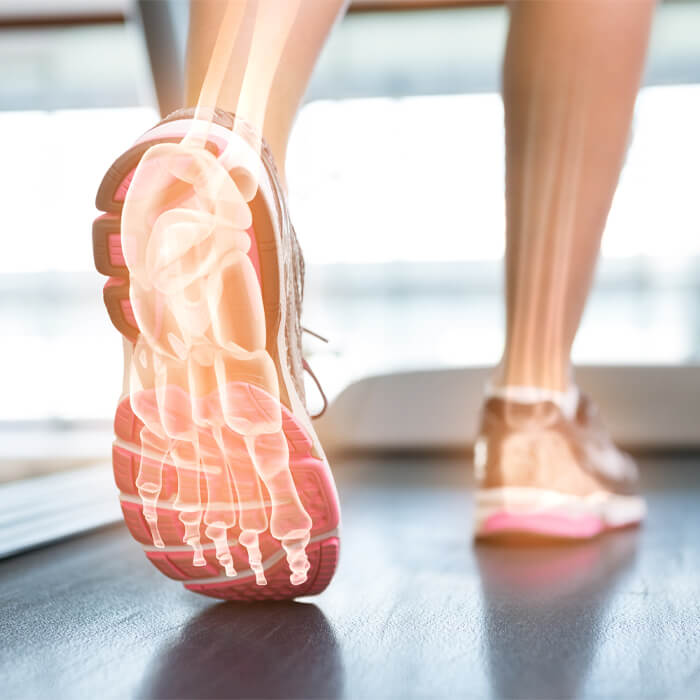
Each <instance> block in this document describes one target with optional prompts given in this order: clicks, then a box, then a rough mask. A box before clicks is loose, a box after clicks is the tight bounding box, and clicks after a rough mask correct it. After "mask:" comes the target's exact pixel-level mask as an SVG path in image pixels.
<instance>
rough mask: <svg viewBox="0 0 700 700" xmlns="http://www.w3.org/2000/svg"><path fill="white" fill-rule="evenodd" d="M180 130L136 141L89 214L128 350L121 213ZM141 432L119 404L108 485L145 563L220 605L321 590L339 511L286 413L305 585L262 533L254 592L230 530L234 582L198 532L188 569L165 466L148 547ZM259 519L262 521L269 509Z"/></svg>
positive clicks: (218, 136) (325, 476)
mask: <svg viewBox="0 0 700 700" xmlns="http://www.w3.org/2000/svg"><path fill="white" fill-rule="evenodd" d="M186 130H187V125H186V123H183V122H182V121H179V122H177V121H176V122H171V123H165V124H162V125H160V126H158V127H156V129H154V130H152V132H149V133H150V134H151V137H150V138H148V139H146V140H143V139H142V140H140V141H138V142H137V144H136V145H135V146H133V147H132V148H131V149H130V150H128V151H127V152H126V153H125V154H124V155H122V156H121V157H120V158H118V159H117V161H116V162H115V163H114V164H113V165H112V167H111V168H110V169H109V171H108V172H107V174H106V175H105V178H104V179H103V182H102V184H101V186H100V188H99V191H98V195H97V207H98V209H100V210H102V211H104V212H107V213H105V214H103V215H102V216H99V217H98V218H97V219H96V220H95V223H94V226H93V252H94V258H95V265H96V267H97V269H98V271H99V272H101V273H103V274H105V275H108V276H109V280H108V281H107V283H106V285H105V288H104V301H105V305H106V307H107V311H108V313H109V316H110V319H111V320H112V323H113V324H114V325H115V327H116V328H117V329H118V330H119V331H120V332H121V333H122V335H124V336H125V337H126V338H128V339H129V340H131V341H132V342H134V341H135V340H136V338H137V337H138V334H139V329H138V326H137V323H136V320H135V318H134V314H133V311H132V308H131V302H130V300H129V271H128V268H127V267H126V264H125V261H124V256H123V253H122V247H121V234H120V226H121V218H120V214H121V208H122V205H123V203H124V199H125V196H126V192H127V190H128V187H129V184H130V182H131V179H132V177H133V173H134V170H135V168H136V166H137V164H138V162H139V160H140V159H141V157H142V156H143V154H144V152H145V151H146V150H147V149H148V148H149V147H150V146H152V145H155V144H156V143H163V142H179V141H180V139H181V138H182V137H183V136H184V135H185V133H186ZM225 146H226V140H225V131H224V130H220V131H217V130H216V129H214V130H213V136H212V139H211V143H210V144H209V145H208V148H209V150H211V151H212V152H213V153H214V154H215V155H217V156H218V155H219V154H220V153H221V152H222V151H223V149H224V148H225ZM250 233H251V238H252V239H253V245H252V246H251V252H250V253H249V255H250V258H251V262H252V263H253V265H254V267H255V269H256V271H257V272H258V276H259V277H260V262H259V255H258V248H257V244H256V241H255V234H254V231H253V230H252V229H251V231H250ZM249 388H250V395H251V402H253V403H255V401H256V392H259V390H257V389H256V387H253V386H252V385H251V386H250V387H249ZM257 398H258V399H259V397H257ZM256 408H257V407H256V406H251V409H250V410H251V411H252V412H255V410H256ZM244 410H247V409H244ZM142 427H143V424H142V423H141V421H140V420H139V419H138V418H137V416H136V415H135V414H134V413H133V411H132V408H131V405H130V400H129V398H125V399H123V400H122V401H121V402H120V404H119V406H118V407H117V411H116V414H115V420H114V431H115V435H116V440H115V443H114V446H113V450H112V462H113V468H114V478H115V481H116V484H117V486H118V488H119V490H120V492H121V493H120V502H121V507H122V513H123V515H124V521H125V523H126V525H127V527H128V529H129V531H130V532H131V534H132V536H133V537H134V539H136V540H137V541H138V542H139V543H140V544H141V545H142V546H143V548H144V551H145V554H146V557H147V558H148V559H149V560H150V561H151V563H152V564H153V565H154V566H156V567H157V568H158V569H159V570H160V571H161V572H162V573H163V574H165V575H166V576H168V577H169V578H172V579H175V580H179V581H182V582H183V583H184V585H185V587H186V588H188V589H189V590H191V591H194V592H196V593H201V594H203V595H207V596H210V597H214V598H223V599H227V600H241V601H246V600H284V599H290V598H295V597H299V596H305V595H314V594H317V593H320V592H321V591H323V590H324V589H325V588H326V586H327V585H328V583H329V582H330V580H331V578H332V577H333V574H334V572H335V570H336V567H337V562H338V556H339V539H338V526H339V521H340V508H339V504H338V499H337V493H336V490H335V485H334V483H333V478H332V476H331V473H330V470H329V468H328V466H327V464H326V463H325V462H324V461H323V460H321V459H319V458H318V457H315V456H314V455H313V453H312V452H313V440H312V438H311V437H310V436H309V435H308V434H307V432H306V430H305V429H304V427H303V426H302V425H300V424H299V422H298V421H297V420H296V419H295V418H294V416H293V415H292V413H291V412H290V411H289V410H288V409H287V408H286V407H284V406H283V431H284V434H285V436H286V438H287V443H288V445H289V455H290V471H291V474H292V478H293V479H294V483H295V485H296V488H297V492H298V494H299V497H300V499H301V502H302V504H303V505H304V508H305V509H306V511H307V513H308V514H309V515H310V516H311V519H312V529H311V541H310V543H309V545H308V547H307V550H306V551H307V556H308V559H309V563H310V569H309V571H308V577H307V580H306V581H305V582H304V583H302V584H300V585H292V584H291V583H290V573H291V572H290V569H289V566H288V564H287V561H286V558H285V554H284V551H283V549H282V546H281V544H280V543H279V542H278V541H277V540H275V539H274V538H273V537H272V536H271V535H270V534H269V532H266V533H264V534H262V535H260V549H261V552H262V560H263V566H264V570H265V577H266V579H267V585H264V586H259V585H257V583H256V580H255V575H254V574H253V572H252V571H251V570H250V569H249V568H248V559H247V553H246V550H245V548H244V547H243V546H241V545H240V544H238V542H237V530H236V528H232V529H231V530H230V531H229V532H230V539H229V550H230V552H231V553H232V556H233V561H234V566H235V567H236V569H237V574H236V576H235V577H227V576H225V575H224V572H223V569H222V568H221V566H220V565H219V563H218V561H217V558H216V556H215V550H214V544H213V542H212V541H211V540H210V539H209V538H207V536H206V534H205V532H204V530H205V528H204V526H203V525H202V527H201V528H200V536H201V542H202V546H203V550H204V552H203V553H204V558H205V565H204V566H194V565H193V558H192V549H191V548H190V547H189V546H186V545H184V544H183V540H182V538H183V535H184V526H183V525H182V523H181V522H180V520H179V518H178V511H176V510H175V509H174V507H173V503H174V500H175V494H176V493H177V473H176V470H175V468H174V466H172V465H169V464H165V465H164V466H163V487H162V491H161V494H160V499H159V502H158V510H157V512H158V527H159V530H160V534H161V536H162V539H163V542H164V545H165V546H164V547H163V548H158V547H155V546H154V544H153V539H152V536H151V531H150V528H149V526H148V524H147V522H146V520H145V518H144V514H143V507H142V503H141V499H140V497H139V494H138V490H137V488H136V478H137V476H138V469H139V461H140V454H141V440H140V434H141V428H142ZM202 440H203V442H206V441H207V440H210V441H211V440H212V438H211V436H204V435H203V436H202ZM233 450H234V452H233V455H232V454H231V453H230V452H229V451H228V450H227V457H228V459H229V460H232V459H235V450H236V446H235V445H234V446H233ZM221 466H224V465H221ZM201 488H202V493H203V494H206V483H205V480H204V478H202V481H201ZM263 489H264V487H263ZM265 493H266V492H265ZM268 501H269V498H268ZM267 511H268V518H269V516H270V507H269V505H268V507H267Z"/></svg>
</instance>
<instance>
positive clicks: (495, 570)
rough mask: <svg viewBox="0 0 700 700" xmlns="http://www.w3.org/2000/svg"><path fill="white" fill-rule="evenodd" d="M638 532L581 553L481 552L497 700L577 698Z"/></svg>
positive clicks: (493, 548)
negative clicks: (504, 699) (609, 603)
mask: <svg viewBox="0 0 700 700" xmlns="http://www.w3.org/2000/svg"><path fill="white" fill-rule="evenodd" d="M636 543H637V532H636V531H635V530H627V531H620V532H616V533H611V534H609V535H607V536H604V537H601V538H599V539H597V540H594V541H591V542H587V543H582V544H577V545H574V546H572V545H570V544H569V545H556V544H551V545H540V546H536V545H529V546H528V545H526V546H517V547H514V546H507V547H506V546H505V545H496V544H491V545H479V546H477V547H476V557H477V562H478V567H479V573H480V576H481V586H482V592H483V599H484V628H485V635H486V644H487V657H488V664H489V673H490V677H491V685H492V691H493V695H494V697H507V698H534V697H537V698H563V697H575V696H576V695H578V692H579V690H580V688H581V685H582V682H583V681H584V679H585V678H586V676H587V674H588V672H589V670H590V666H591V663H592V661H593V659H594V656H595V652H596V648H597V646H598V642H599V640H600V638H601V636H602V635H603V634H604V632H605V630H604V627H605V619H606V616H605V614H604V613H605V611H606V609H607V604H608V601H609V599H610V596H611V593H612V591H613V590H614V588H615V586H616V585H617V584H618V583H619V581H620V579H621V577H622V575H623V574H624V572H625V571H626V570H628V569H629V567H630V565H631V564H632V562H633V560H634V558H635V553H636Z"/></svg>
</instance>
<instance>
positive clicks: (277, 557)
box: [183, 527, 338, 583]
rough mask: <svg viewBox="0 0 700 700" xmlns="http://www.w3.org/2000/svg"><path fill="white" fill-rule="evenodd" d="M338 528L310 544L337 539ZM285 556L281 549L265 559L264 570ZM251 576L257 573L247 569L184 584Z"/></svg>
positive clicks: (226, 581)
mask: <svg viewBox="0 0 700 700" xmlns="http://www.w3.org/2000/svg"><path fill="white" fill-rule="evenodd" d="M337 536H338V528H337V527H336V528H334V529H333V530H330V531H328V532H324V533H323V534H322V535H316V536H315V537H312V538H311V539H310V540H309V544H313V543H314V542H320V541H322V540H325V539H328V538H329V537H337ZM284 556H285V553H284V550H282V549H280V550H279V551H278V552H275V553H274V554H273V555H272V556H270V557H268V558H267V559H265V561H264V562H263V563H262V567H263V570H266V569H269V568H270V567H271V566H274V565H275V564H276V563H277V562H278V561H280V560H281V559H282V558H283V557H284ZM250 576H253V577H254V576H255V572H254V571H253V570H252V569H245V570H244V571H239V572H237V573H236V575H235V576H215V577H214V578H192V579H187V580H186V581H183V583H228V582H230V581H236V580H239V579H242V578H248V577H250Z"/></svg>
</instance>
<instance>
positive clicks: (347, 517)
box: [0, 456, 700, 700]
mask: <svg viewBox="0 0 700 700" xmlns="http://www.w3.org/2000/svg"><path fill="white" fill-rule="evenodd" d="M642 461H643V466H644V477H645V482H646V488H647V492H648V496H649V505H650V516H649V520H648V523H647V525H646V527H644V528H643V529H642V530H641V531H639V532H635V531H627V532H620V533H617V534H615V535H610V536H607V537H605V538H602V539H600V540H597V541H595V542H592V543H589V544H587V545H581V546H575V547H562V546H559V547H552V546H550V547H541V548H519V549H504V548H502V547H495V546H490V547H477V548H474V547H473V546H472V545H471V543H470V540H469V527H470V512H471V499H470V496H469V492H468V488H467V487H468V480H467V478H466V476H465V473H466V470H465V468H464V465H462V464H459V463H458V462H457V461H438V462H436V461H433V462H430V461H417V460H412V461H411V460H395V461H392V462H382V463H371V462H369V461H366V460H365V461H362V460H358V461H355V462H347V463H344V464H342V465H341V466H339V467H338V469H337V473H338V476H339V482H340V488H341V497H342V501H343V506H344V529H343V552H342V558H341V565H340V570H339V573H338V575H337V577H336V579H335V581H334V582H333V584H332V585H331V587H330V589H329V590H328V591H327V592H326V593H324V594H323V595H322V596H320V597H318V598H316V599H313V602H304V603H288V604H268V605H254V606H252V605H238V604H230V603H216V602H214V601H210V600H208V599H205V598H200V597H198V596H196V595H194V594H191V593H188V592H186V591H185V590H184V589H182V588H181V587H180V586H179V585H177V584H175V583H174V582H171V581H168V580H167V579H165V578H163V577H162V576H161V575H160V574H159V573H158V572H157V571H156V570H155V569H154V568H153V567H151V566H150V565H148V563H147V562H146V561H145V560H144V558H143V555H142V554H141V553H140V550H139V548H138V547H137V545H136V544H135V543H134V542H132V541H131V540H130V539H129V537H128V535H127V533H126V531H125V530H124V529H123V528H122V527H116V528H112V529H109V530H103V531H101V532H99V533H95V534H93V535H88V536H84V537H81V538H78V539H74V540H72V541H67V542H64V543H62V544H60V545H56V546H53V547H49V548H47V549H44V550H40V551H36V552H33V553H30V554H25V555H23V556H18V557H15V558H14V559H10V560H7V561H4V562H2V563H0V610H1V611H2V612H1V613H0V614H1V615H2V625H1V632H0V635H1V641H0V679H2V680H1V686H0V687H1V688H2V690H1V691H0V692H1V694H2V695H3V697H6V698H16V697H17V698H39V697H42V698H43V697H46V698H48V697H51V698H72V697H75V698H99V699H100V700H102V699H103V698H112V697H115V698H130V697H147V698H151V697H156V698H199V697H207V698H218V697H324V698H335V697H349V698H375V697H400V698H411V697H463V696H466V697H487V696H491V697H525V698H545V697H552V698H564V697H567V698H568V697H630V698H632V697H634V698H638V697H671V698H679V697H688V698H690V697H700V507H699V505H700V457H697V456H674V457H654V458H647V459H645V460H642Z"/></svg>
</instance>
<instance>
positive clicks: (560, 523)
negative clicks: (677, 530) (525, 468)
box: [475, 487, 646, 540]
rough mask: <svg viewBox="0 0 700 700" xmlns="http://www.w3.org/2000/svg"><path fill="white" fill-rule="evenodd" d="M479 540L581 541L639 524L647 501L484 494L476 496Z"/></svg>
mask: <svg viewBox="0 0 700 700" xmlns="http://www.w3.org/2000/svg"><path fill="white" fill-rule="evenodd" d="M476 513H477V517H476V525H475V537H477V538H479V539H482V538H488V537H500V536H518V535H525V536H534V537H545V538H554V539H572V540H582V539H590V538H592V537H596V536H597V535H600V534H601V533H603V532H606V531H608V530H616V529H619V528H622V527H628V526H631V525H636V524H638V523H640V522H641V521H642V520H643V519H644V516H645V515H646V505H645V503H644V499H642V498H641V497H639V496H623V495H618V494H612V493H604V492H598V493H594V494H591V495H589V496H588V497H584V496H575V495H574V494H566V493H561V492H557V491H549V490H545V489H538V488H528V487H503V488H498V489H483V490H479V491H477V494H476Z"/></svg>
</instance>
